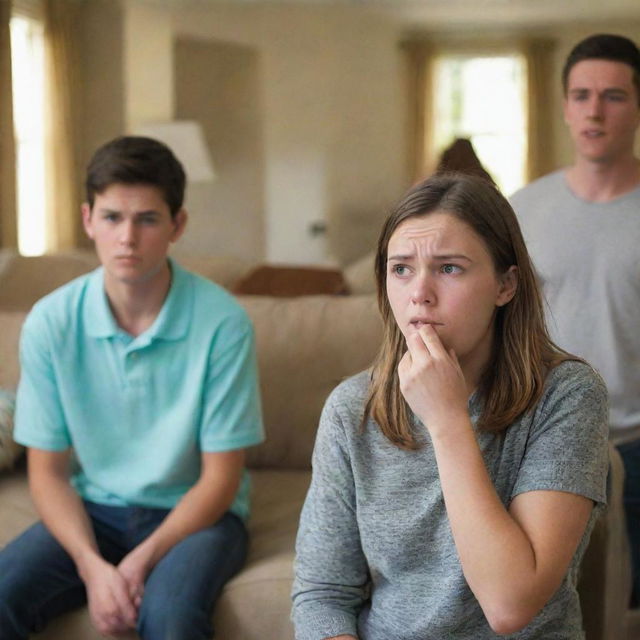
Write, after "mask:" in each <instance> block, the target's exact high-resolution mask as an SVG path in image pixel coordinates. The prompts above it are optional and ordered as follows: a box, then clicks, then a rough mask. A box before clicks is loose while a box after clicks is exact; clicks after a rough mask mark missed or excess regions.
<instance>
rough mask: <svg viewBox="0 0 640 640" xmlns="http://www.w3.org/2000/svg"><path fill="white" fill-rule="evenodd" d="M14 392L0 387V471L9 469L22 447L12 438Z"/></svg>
mask: <svg viewBox="0 0 640 640" xmlns="http://www.w3.org/2000/svg"><path fill="white" fill-rule="evenodd" d="M15 406H16V394H15V393H14V392H13V391H8V390H6V389H2V388H0V471H2V470H4V469H11V468H13V465H14V463H15V461H16V460H17V459H18V457H19V456H20V455H21V454H22V452H23V450H24V448H23V447H21V446H20V445H19V444H17V443H16V442H14V440H13V412H14V409H15Z"/></svg>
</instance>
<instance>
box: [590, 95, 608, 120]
mask: <svg viewBox="0 0 640 640" xmlns="http://www.w3.org/2000/svg"><path fill="white" fill-rule="evenodd" d="M603 101H604V98H602V96H599V95H597V94H594V95H592V96H591V97H590V98H589V101H588V103H587V107H588V114H589V117H590V118H593V119H594V120H601V119H602V114H603Z"/></svg>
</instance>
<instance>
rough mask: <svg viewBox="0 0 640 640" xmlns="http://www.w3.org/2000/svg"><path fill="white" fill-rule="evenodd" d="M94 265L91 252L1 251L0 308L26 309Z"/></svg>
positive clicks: (94, 258) (95, 265) (94, 261)
mask: <svg viewBox="0 0 640 640" xmlns="http://www.w3.org/2000/svg"><path fill="white" fill-rule="evenodd" d="M97 266H98V259H97V257H96V256H95V254H94V253H93V252H92V251H76V252H70V253H60V254H56V255H45V256H37V257H26V256H21V255H19V254H17V253H16V254H12V253H8V252H7V251H6V250H5V251H4V252H3V256H2V260H0V309H12V310H13V309H18V310H29V309H30V308H31V307H32V306H33V304H34V302H36V301H37V300H39V299H40V298H42V297H43V296H45V295H46V294H47V293H50V292H51V291H53V290H54V289H56V288H58V287H60V286H62V285H63V284H65V283H67V282H69V281H70V280H73V279H74V278H77V277H78V276H81V275H82V274H83V273H87V272H88V271H91V270H92V269H95V267H97Z"/></svg>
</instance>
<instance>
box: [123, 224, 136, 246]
mask: <svg viewBox="0 0 640 640" xmlns="http://www.w3.org/2000/svg"><path fill="white" fill-rule="evenodd" d="M120 242H121V243H122V244H123V245H125V246H131V245H134V244H135V243H136V226H135V224H134V222H133V221H132V220H125V221H124V222H123V224H122V227H121V228H120Z"/></svg>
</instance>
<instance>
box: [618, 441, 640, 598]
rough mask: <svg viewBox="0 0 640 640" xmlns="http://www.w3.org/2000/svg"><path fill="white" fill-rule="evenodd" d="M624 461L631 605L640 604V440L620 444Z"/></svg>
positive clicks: (619, 448) (619, 449) (619, 447)
mask: <svg viewBox="0 0 640 640" xmlns="http://www.w3.org/2000/svg"><path fill="white" fill-rule="evenodd" d="M618 451H619V452H620V456H621V457H622V462H623V463H624V473H625V478H624V511H625V515H626V518H627V533H628V534H629V547H630V550H631V565H632V575H633V582H632V591H631V606H632V607H634V608H635V607H637V606H639V605H640V440H636V441H634V442H628V443H626V444H621V445H619V446H618Z"/></svg>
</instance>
